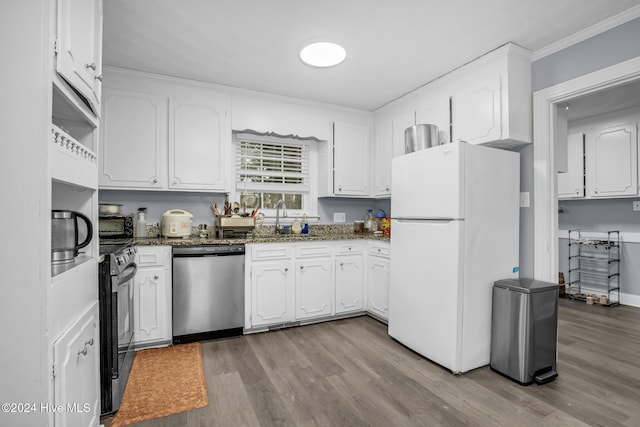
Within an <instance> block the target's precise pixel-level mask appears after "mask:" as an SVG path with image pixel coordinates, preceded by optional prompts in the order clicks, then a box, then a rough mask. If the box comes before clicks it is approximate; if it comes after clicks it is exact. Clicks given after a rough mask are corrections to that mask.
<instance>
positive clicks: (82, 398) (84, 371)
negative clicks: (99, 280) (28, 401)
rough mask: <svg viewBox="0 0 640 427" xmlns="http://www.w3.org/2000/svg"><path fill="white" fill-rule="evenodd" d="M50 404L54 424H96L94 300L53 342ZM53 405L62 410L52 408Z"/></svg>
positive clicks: (97, 377)
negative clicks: (52, 385) (51, 397)
mask: <svg viewBox="0 0 640 427" xmlns="http://www.w3.org/2000/svg"><path fill="white" fill-rule="evenodd" d="M53 383H54V394H53V401H52V402H38V403H36V405H39V406H38V407H37V408H36V409H37V410H40V411H41V410H42V409H41V406H40V405H45V404H49V405H52V408H51V409H50V411H51V412H54V425H56V426H97V425H98V424H99V415H100V332H99V329H98V303H97V302H95V303H94V304H92V305H91V306H90V308H89V309H88V310H87V311H86V312H85V313H84V314H82V315H81V316H80V318H79V319H78V320H77V321H76V322H75V323H73V324H72V325H71V327H69V329H67V330H66V331H65V332H64V333H63V334H62V335H61V336H60V337H59V338H58V339H57V340H56V341H55V342H54V343H53ZM54 407H55V408H58V407H59V408H64V410H59V411H53V409H54Z"/></svg>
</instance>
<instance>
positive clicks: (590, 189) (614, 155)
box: [585, 122, 638, 198]
mask: <svg viewBox="0 0 640 427" xmlns="http://www.w3.org/2000/svg"><path fill="white" fill-rule="evenodd" d="M585 159H586V160H585V161H586V166H585V187H586V196H587V197H593V198H606V197H624V196H637V195H638V127H637V123H635V122H628V123H623V124H620V125H616V126H611V127H607V128H602V129H598V130H596V131H594V132H587V134H586V138H585Z"/></svg>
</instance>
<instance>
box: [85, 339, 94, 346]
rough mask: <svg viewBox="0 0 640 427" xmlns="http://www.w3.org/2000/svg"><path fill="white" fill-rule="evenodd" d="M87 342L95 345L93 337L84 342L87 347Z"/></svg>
mask: <svg viewBox="0 0 640 427" xmlns="http://www.w3.org/2000/svg"><path fill="white" fill-rule="evenodd" d="M87 344H89V345H93V338H91V339H90V340H87V341H85V342H84V345H85V347H86V346H87Z"/></svg>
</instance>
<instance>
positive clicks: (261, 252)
mask: <svg viewBox="0 0 640 427" xmlns="http://www.w3.org/2000/svg"><path fill="white" fill-rule="evenodd" d="M291 257H292V248H291V245H260V246H252V247H251V259H252V260H253V261H260V260H269V259H291Z"/></svg>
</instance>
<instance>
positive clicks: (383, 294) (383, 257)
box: [366, 242, 390, 320]
mask: <svg viewBox="0 0 640 427" xmlns="http://www.w3.org/2000/svg"><path fill="white" fill-rule="evenodd" d="M389 265H390V262H389V243H387V242H375V243H374V242H371V243H370V244H369V250H368V253H367V307H366V309H367V311H368V312H370V313H372V314H374V315H376V316H377V317H380V318H382V319H384V320H388V319H389Z"/></svg>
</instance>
